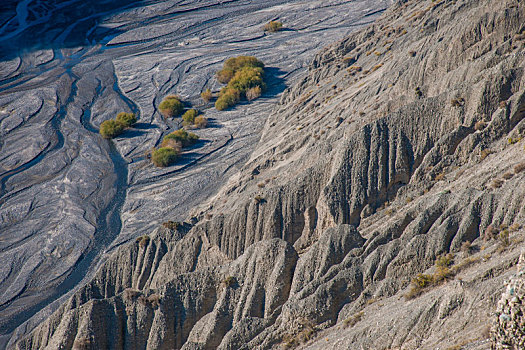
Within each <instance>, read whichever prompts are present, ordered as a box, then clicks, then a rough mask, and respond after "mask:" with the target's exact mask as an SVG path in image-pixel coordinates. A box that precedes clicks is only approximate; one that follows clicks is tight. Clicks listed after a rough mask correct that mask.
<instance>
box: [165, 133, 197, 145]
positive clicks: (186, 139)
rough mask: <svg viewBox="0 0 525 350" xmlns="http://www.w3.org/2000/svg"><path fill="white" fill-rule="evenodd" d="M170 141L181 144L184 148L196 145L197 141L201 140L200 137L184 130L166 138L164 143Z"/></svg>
mask: <svg viewBox="0 0 525 350" xmlns="http://www.w3.org/2000/svg"><path fill="white" fill-rule="evenodd" d="M170 139H171V140H175V141H177V142H180V143H181V145H182V146H183V147H186V146H189V145H191V144H193V143H195V141H197V140H198V139H199V136H197V135H195V134H194V133H192V132H187V131H186V130H184V129H179V130H176V131H174V132H172V133H171V134H168V135H166V136H165V137H164V141H167V140H170Z"/></svg>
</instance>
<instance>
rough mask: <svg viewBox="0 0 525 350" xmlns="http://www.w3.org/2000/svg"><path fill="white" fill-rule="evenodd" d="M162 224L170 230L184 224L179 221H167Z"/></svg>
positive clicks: (174, 229)
mask: <svg viewBox="0 0 525 350" xmlns="http://www.w3.org/2000/svg"><path fill="white" fill-rule="evenodd" d="M162 226H163V227H164V228H167V229H168V230H172V231H176V230H177V229H178V228H179V227H181V226H182V224H181V223H180V222H178V221H171V220H170V221H166V222H163V223H162Z"/></svg>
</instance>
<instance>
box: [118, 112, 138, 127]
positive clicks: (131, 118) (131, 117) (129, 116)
mask: <svg viewBox="0 0 525 350" xmlns="http://www.w3.org/2000/svg"><path fill="white" fill-rule="evenodd" d="M116 121H117V123H120V124H122V125H124V127H127V128H129V127H130V126H132V125H133V124H135V123H136V122H137V118H136V117H135V114H134V113H125V112H121V113H119V114H117V119H116Z"/></svg>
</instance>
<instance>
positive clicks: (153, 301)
mask: <svg viewBox="0 0 525 350" xmlns="http://www.w3.org/2000/svg"><path fill="white" fill-rule="evenodd" d="M148 303H149V305H150V306H151V307H152V308H154V309H156V308H158V307H159V306H160V295H158V294H151V295H150V296H149V297H148Z"/></svg>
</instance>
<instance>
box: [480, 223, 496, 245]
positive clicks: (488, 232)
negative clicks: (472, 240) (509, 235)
mask: <svg viewBox="0 0 525 350" xmlns="http://www.w3.org/2000/svg"><path fill="white" fill-rule="evenodd" d="M498 232H499V231H498V229H497V228H495V227H494V226H493V225H488V226H487V228H486V229H485V232H484V233H483V240H484V241H490V240H491V239H493V238H495V237H496V235H497V234H498Z"/></svg>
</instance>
